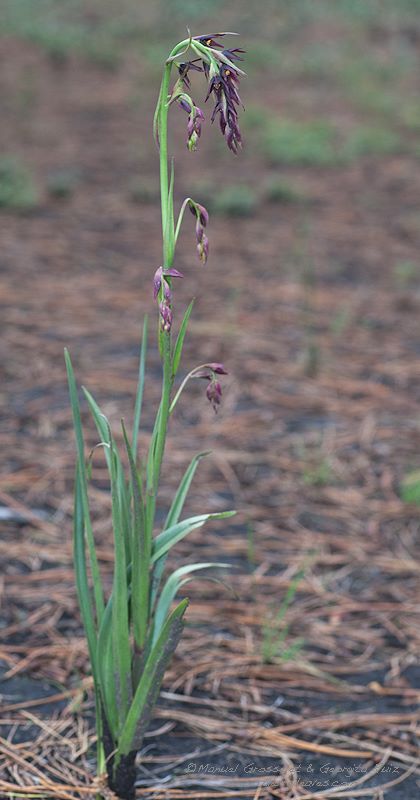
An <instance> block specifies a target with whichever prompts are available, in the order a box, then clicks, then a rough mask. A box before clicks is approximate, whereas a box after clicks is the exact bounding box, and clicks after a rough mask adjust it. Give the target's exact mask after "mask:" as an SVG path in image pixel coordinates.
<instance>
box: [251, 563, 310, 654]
mask: <svg viewBox="0 0 420 800" xmlns="http://www.w3.org/2000/svg"><path fill="white" fill-rule="evenodd" d="M303 577H304V571H303V570H300V572H298V573H297V574H296V575H295V577H294V578H293V580H291V581H290V584H289V588H288V589H287V592H286V594H285V596H284V598H283V600H282V602H281V604H280V608H279V610H278V612H277V613H276V614H274V616H272V618H271V619H270V620H269V621H268V622H267V623H266V624H265V625H264V626H263V628H262V634H263V638H262V643H261V656H262V660H263V662H264V664H272V663H275V662H276V661H288V660H290V659H291V658H293V657H294V656H295V655H296V654H297V653H298V652H299V651H300V650H302V648H303V646H304V640H303V639H302V638H299V639H296V641H295V642H293V644H291V645H287V644H286V638H287V636H288V633H289V628H290V625H289V624H288V623H286V621H285V617H286V614H287V611H288V609H289V608H290V606H291V604H292V603H293V600H294V598H295V595H296V592H297V589H298V586H299V584H300V583H301V581H302V579H303Z"/></svg>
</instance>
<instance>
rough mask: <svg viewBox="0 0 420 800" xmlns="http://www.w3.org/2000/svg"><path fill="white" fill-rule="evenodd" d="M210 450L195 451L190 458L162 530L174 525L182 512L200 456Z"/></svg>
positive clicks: (208, 452) (207, 453) (206, 454)
mask: <svg viewBox="0 0 420 800" xmlns="http://www.w3.org/2000/svg"><path fill="white" fill-rule="evenodd" d="M210 452H211V451H210V450H205V451H204V452H202V453H197V455H196V456H194V458H193V459H192V461H191V463H190V464H189V466H188V467H187V469H186V471H185V473H184V476H183V478H182V480H181V483H180V484H179V486H178V489H177V492H176V495H175V497H174V499H173V501H172V505H171V507H170V509H169V512H168V516H167V517H166V522H165V527H164V530H166V529H167V528H170V527H171V526H172V525H175V524H176V523H177V522H178V520H179V518H180V516H181V513H182V509H183V507H184V503H185V500H186V498H187V495H188V492H189V489H190V486H191V483H192V480H193V478H194V475H195V472H196V469H197V467H198V465H199V463H200V461H201V459H202V458H205V456H208V455H210Z"/></svg>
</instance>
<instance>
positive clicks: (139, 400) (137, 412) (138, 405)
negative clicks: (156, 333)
mask: <svg viewBox="0 0 420 800" xmlns="http://www.w3.org/2000/svg"><path fill="white" fill-rule="evenodd" d="M148 324H149V320H148V317H147V315H146V316H145V318H144V322H143V336H142V339H141V347H140V361H139V377H138V383H137V392H136V402H135V406H134V427H133V453H134V460H135V461H136V454H137V442H138V435H139V429H140V419H141V409H142V405H143V391H144V377H145V365H146V351H147V336H148Z"/></svg>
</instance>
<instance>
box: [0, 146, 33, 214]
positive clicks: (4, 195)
mask: <svg viewBox="0 0 420 800" xmlns="http://www.w3.org/2000/svg"><path fill="white" fill-rule="evenodd" d="M37 202H38V193H37V191H36V188H35V183H34V180H33V178H32V175H31V174H30V172H29V171H28V170H27V169H26V167H25V166H24V165H23V164H22V163H21V162H20V161H19V160H18V159H17V158H14V157H4V158H0V208H4V209H9V210H11V211H29V210H30V209H32V208H34V207H35V206H36V205H37Z"/></svg>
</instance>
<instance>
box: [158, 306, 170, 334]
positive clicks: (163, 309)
mask: <svg viewBox="0 0 420 800" xmlns="http://www.w3.org/2000/svg"><path fill="white" fill-rule="evenodd" d="M159 314H160V320H161V324H162V330H164V331H166V333H169V331H170V330H171V327H172V321H173V313H172V309H171V307H170V305H169V304H168V303H167V302H165V301H163V302H162V303H159Z"/></svg>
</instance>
